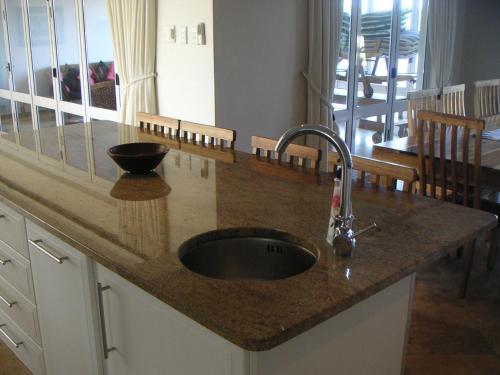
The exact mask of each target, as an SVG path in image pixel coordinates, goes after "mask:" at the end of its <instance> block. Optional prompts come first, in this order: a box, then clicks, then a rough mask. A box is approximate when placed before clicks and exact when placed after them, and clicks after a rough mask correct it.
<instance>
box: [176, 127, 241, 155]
mask: <svg viewBox="0 0 500 375" xmlns="http://www.w3.org/2000/svg"><path fill="white" fill-rule="evenodd" d="M179 138H182V139H184V140H185V141H189V140H193V141H194V142H201V143H202V144H203V145H206V144H209V145H212V146H220V147H221V148H224V147H227V148H231V149H234V143H235V141H236V132H235V131H234V130H231V129H224V128H218V127H216V126H209V125H202V124H197V123H194V122H188V121H181V124H180V129H179Z"/></svg>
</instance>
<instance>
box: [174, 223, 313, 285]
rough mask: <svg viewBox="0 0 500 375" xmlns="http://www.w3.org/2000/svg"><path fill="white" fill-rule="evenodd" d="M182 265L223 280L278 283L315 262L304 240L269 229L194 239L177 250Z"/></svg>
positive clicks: (223, 232) (215, 232)
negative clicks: (270, 281)
mask: <svg viewBox="0 0 500 375" xmlns="http://www.w3.org/2000/svg"><path fill="white" fill-rule="evenodd" d="M179 258H180V260H181V262H182V263H183V264H184V266H186V267H187V268H188V269H190V270H191V271H193V272H196V273H198V274H200V275H203V276H207V277H213V278H217V279H225V280H245V279H247V280H248V279H250V280H279V279H284V278H287V277H291V276H294V275H297V274H300V273H302V272H304V271H306V270H308V269H309V268H311V267H312V266H313V265H314V264H315V263H316V260H317V256H316V254H315V252H313V251H311V250H308V249H307V248H306V247H305V244H304V243H303V241H301V240H299V239H296V238H293V237H292V236H290V235H288V234H286V233H283V232H278V231H272V230H266V229H262V230H249V229H229V230H221V231H213V232H208V233H205V234H201V235H199V236H196V237H194V238H192V239H190V240H188V241H186V242H185V243H184V244H182V245H181V247H180V248H179Z"/></svg>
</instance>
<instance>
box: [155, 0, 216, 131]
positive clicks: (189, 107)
mask: <svg viewBox="0 0 500 375" xmlns="http://www.w3.org/2000/svg"><path fill="white" fill-rule="evenodd" d="M201 22H204V23H205V27H206V34H207V44H206V45H204V46H198V45H192V44H187V45H186V44H184V45H182V44H181V43H179V41H178V42H177V43H168V42H167V40H168V39H167V36H168V28H169V25H176V26H177V30H178V29H179V27H180V26H182V25H184V26H189V27H191V26H195V25H197V24H198V23H201ZM156 65H157V67H156V70H157V72H158V80H157V85H158V108H159V113H160V115H163V116H168V117H173V118H177V119H181V120H187V121H193V122H199V123H202V124H207V125H214V123H215V104H214V51H213V8H212V0H161V1H159V2H158V43H157V59H156Z"/></svg>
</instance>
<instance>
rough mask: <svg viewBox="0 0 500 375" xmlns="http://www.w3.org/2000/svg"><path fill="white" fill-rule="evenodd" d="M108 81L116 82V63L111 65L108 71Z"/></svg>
mask: <svg viewBox="0 0 500 375" xmlns="http://www.w3.org/2000/svg"><path fill="white" fill-rule="evenodd" d="M106 79H107V80H108V81H114V80H115V63H114V62H112V63H111V64H109V69H108V75H107V76H106Z"/></svg>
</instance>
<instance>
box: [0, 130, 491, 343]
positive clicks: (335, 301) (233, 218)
mask: <svg viewBox="0 0 500 375" xmlns="http://www.w3.org/2000/svg"><path fill="white" fill-rule="evenodd" d="M33 136H34V137H35V139H37V140H39V139H41V138H48V137H51V136H54V137H55V139H58V140H59V142H58V144H57V145H54V147H56V148H58V149H59V154H60V155H61V159H60V160H55V159H50V158H47V157H45V156H43V153H42V152H41V151H40V147H39V146H37V150H38V151H37V152H34V153H33V152H30V151H27V150H24V149H22V147H21V146H19V145H18V143H17V142H15V136H14V137H12V136H6V137H0V196H2V197H4V199H5V202H6V203H7V204H10V205H13V206H14V207H15V208H16V209H18V210H20V211H21V212H22V213H23V214H24V215H25V216H27V217H28V218H31V219H32V220H34V221H35V222H36V223H38V224H39V225H41V226H42V227H44V228H45V229H47V230H49V231H51V232H52V233H53V234H55V235H56V236H58V237H60V238H62V239H63V240H64V241H66V242H67V243H68V244H69V245H72V246H74V247H75V248H77V249H79V250H80V251H82V252H83V253H85V254H87V255H88V256H90V257H91V258H92V259H94V260H95V261H97V262H99V263H101V264H103V265H104V266H106V267H108V268H110V269H112V270H114V271H115V272H117V273H118V274H120V275H121V276H123V277H124V278H126V279H128V280H129V281H131V282H132V283H134V284H136V285H137V286H139V287H141V288H142V289H144V290H145V291H147V292H148V293H150V294H152V295H153V296H155V297H157V298H158V299H160V300H162V301H163V302H165V303H167V304H169V305H170V306H172V307H174V308H175V309H177V310H179V311H181V312H182V313H184V314H185V315H187V316H189V317H190V318H192V319H194V320H195V321H197V322H198V323H200V324H202V325H205V326H206V327H207V328H209V329H211V330H212V331H214V332H215V333H217V334H219V335H221V336H223V337H225V338H226V339H228V340H229V341H232V342H233V343H235V344H237V345H239V346H241V347H243V348H245V349H248V350H265V349H269V348H272V347H274V346H276V345H278V344H280V343H282V342H284V341H286V340H288V339H290V338H291V337H294V336H296V335H298V334H300V333H301V332H304V331H305V330H307V329H309V328H310V327H312V326H314V325H316V324H318V323H320V322H322V321H324V320H326V319H328V318H330V317H332V316H334V315H336V314H338V313H339V312H341V311H343V310H345V309H347V308H348V307H350V306H352V305H354V304H356V303H357V302H360V301H362V300H364V299H365V298H367V297H369V296H370V295H373V294H374V293H376V292H378V291H380V290H382V289H384V288H385V287H387V286H389V285H391V284H393V283H395V282H396V281H398V280H401V279H402V278H403V277H405V276H407V275H409V274H410V273H412V272H414V271H415V270H416V269H418V267H420V266H423V265H425V264H427V263H428V262H430V261H432V260H434V259H436V258H437V257H439V256H441V255H442V254H443V253H444V251H447V250H450V249H451V248H454V247H457V246H459V245H460V244H463V243H465V242H466V241H468V240H469V239H470V238H471V236H472V235H473V234H477V233H478V232H483V231H486V230H488V229H489V228H491V227H493V226H494V224H495V220H494V217H493V216H492V215H489V214H486V213H484V212H481V211H476V210H470V209H466V208H462V207H458V206H456V205H450V204H446V203H443V202H440V201H437V200H430V199H420V198H419V197H411V196H407V195H404V194H399V193H398V192H390V191H386V190H383V189H380V190H378V189H377V190H375V189H368V188H365V189H359V188H355V189H354V191H353V211H354V213H355V215H356V217H357V219H356V222H355V226H356V227H357V228H363V227H366V226H367V225H368V224H370V223H371V222H373V221H376V222H377V224H378V225H379V227H380V229H381V230H380V231H378V232H373V233H371V234H370V235H366V236H364V237H363V238H362V239H360V241H359V242H358V244H357V249H356V252H355V254H354V256H353V257H352V258H335V257H334V256H332V251H331V250H332V249H331V248H329V247H328V245H327V244H326V241H325V237H326V230H327V223H328V217H329V209H330V207H329V204H328V202H329V201H330V198H331V193H332V187H333V185H332V183H331V180H330V178H329V176H325V175H319V176H316V175H312V174H307V173H303V172H299V171H293V170H290V169H289V168H287V167H282V166H278V165H276V164H274V163H268V162H263V161H258V160H256V159H255V156H252V155H248V154H244V153H240V152H234V151H232V150H224V151H223V150H219V149H217V150H212V149H210V148H208V147H202V146H199V145H193V144H184V143H180V142H178V141H176V140H173V139H168V138H164V137H157V136H155V135H154V134H151V133H147V132H144V131H142V130H140V129H138V128H134V127H130V126H125V125H117V124H115V123H111V122H93V123H88V124H80V125H79V124H76V125H70V126H66V127H64V128H50V129H44V130H41V131H39V132H35V133H34V135H33ZM13 138H14V140H13ZM138 140H141V141H142V140H144V141H145V140H147V141H151V140H154V141H157V142H160V143H165V144H167V145H168V146H169V147H170V152H169V153H168V154H167V155H166V157H165V159H164V160H163V162H162V163H161V164H160V165H159V166H158V168H157V169H156V170H155V172H156V175H152V176H150V177H139V178H132V177H129V176H123V173H122V172H121V171H120V170H119V168H118V167H117V166H116V165H115V164H114V163H113V162H112V160H111V159H110V158H109V157H108V156H107V155H106V150H107V148H108V147H110V146H113V145H115V144H119V143H124V142H132V141H138ZM38 145H39V143H38ZM82 145H83V146H82ZM42 151H43V150H42ZM50 154H52V155H57V154H58V152H55V151H54V150H52V152H50ZM69 155H70V156H69ZM330 177H331V176H330ZM241 227H243V228H256V227H257V228H271V229H275V230H280V231H284V232H287V233H290V234H292V235H293V236H295V237H298V238H302V239H304V241H307V243H311V244H313V246H315V250H316V251H317V252H318V253H319V260H318V262H317V264H316V265H314V266H313V267H312V268H311V269H309V270H308V271H306V272H304V273H302V274H299V275H297V276H295V277H292V278H289V279H284V280H279V281H274V282H258V281H248V280H247V281H230V282H228V281H224V280H216V279H208V278H205V277H203V276H200V275H197V274H194V273H193V272H190V271H189V270H187V269H186V268H185V267H184V266H183V265H182V264H181V262H180V261H179V258H178V255H177V250H178V248H179V247H180V245H181V244H182V243H183V242H185V241H186V240H188V239H190V238H192V237H194V236H196V235H198V234H201V233H204V232H207V231H211V230H215V229H227V228H241Z"/></svg>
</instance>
